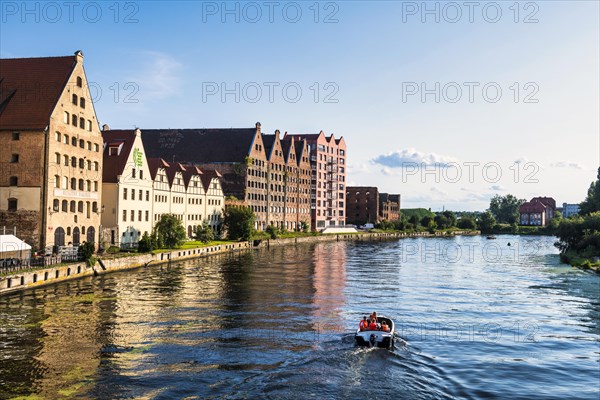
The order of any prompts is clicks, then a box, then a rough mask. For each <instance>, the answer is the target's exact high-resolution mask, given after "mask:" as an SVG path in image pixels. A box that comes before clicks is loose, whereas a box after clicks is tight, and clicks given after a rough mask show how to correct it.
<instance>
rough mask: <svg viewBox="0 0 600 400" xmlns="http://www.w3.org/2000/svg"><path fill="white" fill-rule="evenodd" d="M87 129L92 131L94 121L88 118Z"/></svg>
mask: <svg viewBox="0 0 600 400" xmlns="http://www.w3.org/2000/svg"><path fill="white" fill-rule="evenodd" d="M87 130H88V132H91V131H92V121H90V120H89V119H88V120H87ZM89 150H91V149H89Z"/></svg>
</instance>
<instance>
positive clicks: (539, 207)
mask: <svg viewBox="0 0 600 400" xmlns="http://www.w3.org/2000/svg"><path fill="white" fill-rule="evenodd" d="M534 200H535V199H534ZM543 212H546V206H545V205H544V204H543V203H542V202H540V201H528V202H526V203H523V204H521V206H520V207H519V213H521V214H528V213H543Z"/></svg>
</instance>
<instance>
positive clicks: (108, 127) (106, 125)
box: [102, 124, 110, 132]
mask: <svg viewBox="0 0 600 400" xmlns="http://www.w3.org/2000/svg"><path fill="white" fill-rule="evenodd" d="M102 131H104V132H106V131H110V126H108V124H104V125H102Z"/></svg>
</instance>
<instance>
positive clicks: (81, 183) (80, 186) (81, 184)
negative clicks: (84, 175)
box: [78, 179, 85, 191]
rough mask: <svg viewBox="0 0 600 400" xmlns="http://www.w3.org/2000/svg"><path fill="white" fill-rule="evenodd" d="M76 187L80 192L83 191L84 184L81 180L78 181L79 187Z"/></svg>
mask: <svg viewBox="0 0 600 400" xmlns="http://www.w3.org/2000/svg"><path fill="white" fill-rule="evenodd" d="M78 187H79V190H81V191H83V190H85V183H84V181H83V179H80V180H79V186H78Z"/></svg>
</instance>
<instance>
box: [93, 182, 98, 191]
mask: <svg viewBox="0 0 600 400" xmlns="http://www.w3.org/2000/svg"><path fill="white" fill-rule="evenodd" d="M97 191H98V181H94V192H97Z"/></svg>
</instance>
